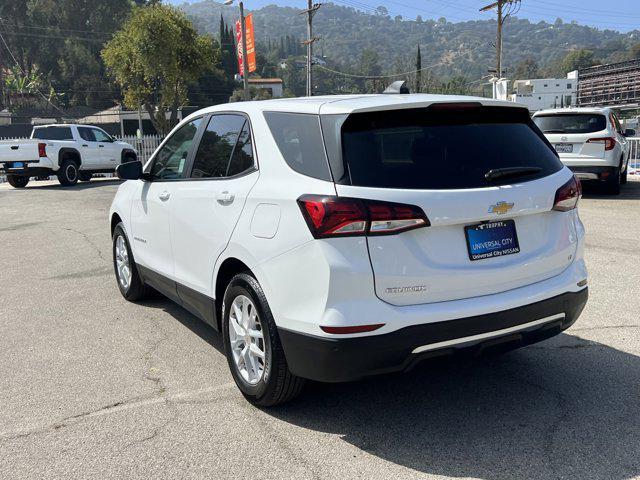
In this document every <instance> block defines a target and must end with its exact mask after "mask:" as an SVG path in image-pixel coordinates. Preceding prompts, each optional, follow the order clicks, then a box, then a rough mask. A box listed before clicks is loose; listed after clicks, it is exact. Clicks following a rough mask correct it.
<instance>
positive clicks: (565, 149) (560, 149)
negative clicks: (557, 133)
mask: <svg viewBox="0 0 640 480" xmlns="http://www.w3.org/2000/svg"><path fill="white" fill-rule="evenodd" d="M553 148H555V149H556V152H557V153H573V143H556V144H554V145H553Z"/></svg>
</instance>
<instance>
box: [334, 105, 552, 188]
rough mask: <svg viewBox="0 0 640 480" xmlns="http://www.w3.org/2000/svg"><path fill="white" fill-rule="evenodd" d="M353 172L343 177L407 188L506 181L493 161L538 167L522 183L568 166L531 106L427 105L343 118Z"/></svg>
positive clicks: (347, 163) (347, 164) (346, 158)
mask: <svg viewBox="0 0 640 480" xmlns="http://www.w3.org/2000/svg"><path fill="white" fill-rule="evenodd" d="M341 136H342V142H341V143H342V145H341V154H342V161H343V163H344V166H343V168H342V169H343V170H344V171H345V172H346V174H345V175H344V177H343V179H342V180H341V182H340V183H347V184H351V185H354V186H363V187H378V188H401V189H429V190H431V189H435V190H438V189H468V188H481V187H487V186H493V185H499V184H501V183H500V182H495V181H493V182H489V181H487V180H486V178H485V174H486V173H487V172H489V171H490V170H492V169H499V168H510V167H536V168H539V169H540V170H539V172H538V173H535V174H533V175H529V176H526V177H520V178H518V179H517V180H513V179H511V180H506V179H505V180H504V181H503V182H502V184H505V183H516V182H518V183H519V182H522V181H529V180H534V179H537V178H542V177H544V176H547V175H551V174H553V173H555V172H558V171H559V170H560V169H562V163H561V162H560V161H559V159H558V157H557V156H556V154H555V152H554V151H553V149H552V148H551V146H550V145H549V143H548V142H547V140H546V139H545V138H544V136H543V135H542V134H541V133H540V131H539V130H538V129H537V128H536V127H535V125H533V123H532V122H531V120H530V118H529V114H528V112H527V111H526V110H524V109H519V108H512V107H482V106H478V107H473V108H456V107H454V108H451V109H449V108H447V109H439V108H422V109H409V110H393V111H381V112H372V113H360V114H352V115H350V116H349V117H348V118H347V119H346V120H345V122H344V123H343V125H342V130H341Z"/></svg>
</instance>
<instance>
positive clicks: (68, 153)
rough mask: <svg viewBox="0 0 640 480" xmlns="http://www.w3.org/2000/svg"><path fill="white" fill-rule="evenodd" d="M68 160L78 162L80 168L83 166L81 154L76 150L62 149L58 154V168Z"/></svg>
mask: <svg viewBox="0 0 640 480" xmlns="http://www.w3.org/2000/svg"><path fill="white" fill-rule="evenodd" d="M67 158H72V159H74V160H76V161H77V162H78V166H80V165H82V156H81V155H80V152H79V151H78V150H76V149H75V148H69V147H67V148H61V149H60V151H59V152H58V166H59V167H61V166H62V162H64V161H65V160H66V159H67Z"/></svg>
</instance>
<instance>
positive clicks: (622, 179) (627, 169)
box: [620, 164, 629, 185]
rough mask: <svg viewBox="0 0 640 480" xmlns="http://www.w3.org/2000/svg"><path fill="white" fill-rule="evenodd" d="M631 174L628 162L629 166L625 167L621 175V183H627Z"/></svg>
mask: <svg viewBox="0 0 640 480" xmlns="http://www.w3.org/2000/svg"><path fill="white" fill-rule="evenodd" d="M628 174H629V164H627V166H626V167H625V169H624V172H622V175H621V176H620V184H621V185H624V184H626V183H627V175H628Z"/></svg>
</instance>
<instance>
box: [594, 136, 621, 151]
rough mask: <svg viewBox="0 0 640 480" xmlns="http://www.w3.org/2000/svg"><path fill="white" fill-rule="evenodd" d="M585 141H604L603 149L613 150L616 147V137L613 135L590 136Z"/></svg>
mask: <svg viewBox="0 0 640 480" xmlns="http://www.w3.org/2000/svg"><path fill="white" fill-rule="evenodd" d="M587 143H604V149H605V150H613V149H614V148H616V139H615V138H613V137H604V138H590V139H589V140H587Z"/></svg>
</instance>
